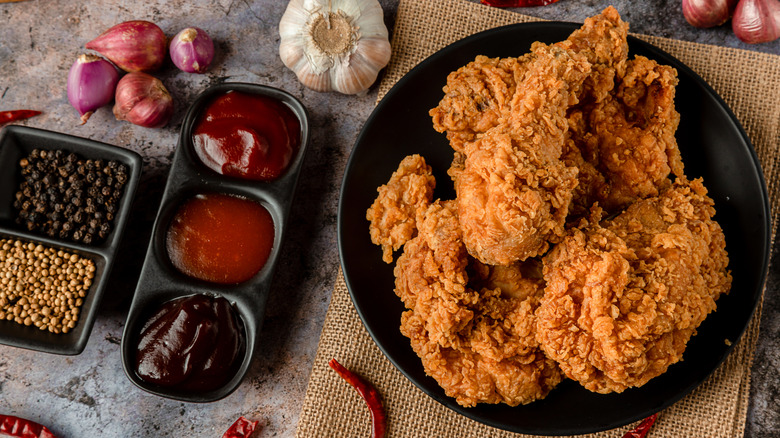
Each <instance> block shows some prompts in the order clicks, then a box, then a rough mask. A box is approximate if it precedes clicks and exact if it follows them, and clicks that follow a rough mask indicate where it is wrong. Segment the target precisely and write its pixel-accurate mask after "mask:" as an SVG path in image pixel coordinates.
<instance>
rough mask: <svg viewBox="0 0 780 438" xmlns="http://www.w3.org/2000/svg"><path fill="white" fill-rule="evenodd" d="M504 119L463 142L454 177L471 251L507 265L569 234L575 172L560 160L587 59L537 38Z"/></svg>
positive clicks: (497, 263)
mask: <svg viewBox="0 0 780 438" xmlns="http://www.w3.org/2000/svg"><path fill="white" fill-rule="evenodd" d="M533 50H534V52H533V54H534V57H533V60H532V61H530V62H529V63H528V64H527V71H526V72H525V74H524V76H523V80H522V82H520V83H518V85H517V92H516V93H515V96H514V97H513V103H512V110H511V111H510V113H509V115H508V117H507V120H506V122H505V123H504V124H503V125H500V126H496V127H494V128H493V129H491V130H489V131H488V132H486V133H484V134H483V135H482V136H480V137H479V138H477V140H475V141H473V142H468V143H466V144H465V160H464V168H463V170H462V171H459V172H458V175H457V178H456V179H455V191H456V193H457V201H458V214H459V216H460V222H461V226H462V228H463V240H464V242H465V244H466V247H467V248H468V251H469V253H470V254H471V255H472V256H473V257H475V258H477V259H479V260H480V261H481V262H483V263H486V264H491V265H506V264H510V263H512V262H515V261H518V260H525V259H527V258H529V257H535V256H537V255H540V254H543V253H544V252H545V251H546V250H547V248H548V246H549V243H548V242H549V241H550V240H553V241H554V240H555V239H556V236H562V235H563V233H564V222H565V219H566V216H567V214H568V207H569V203H570V202H571V199H572V194H573V193H572V190H573V188H574V186H575V185H576V184H577V178H576V176H577V170H576V169H575V168H571V167H566V166H565V165H564V164H563V162H562V161H561V160H560V156H561V151H562V147H563V143H564V140H565V134H566V131H567V129H568V123H567V120H566V111H567V109H568V108H569V107H570V106H572V105H573V104H575V103H576V102H577V98H576V93H577V92H578V91H579V87H580V86H581V84H582V82H583V81H584V80H585V78H586V77H587V75H588V72H589V69H590V64H588V63H587V61H585V60H584V58H582V57H579V56H577V55H576V54H571V53H569V52H568V51H566V50H564V49H562V48H560V47H557V46H547V45H544V44H538V43H535V44H534V46H533Z"/></svg>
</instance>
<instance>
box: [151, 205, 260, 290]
mask: <svg viewBox="0 0 780 438" xmlns="http://www.w3.org/2000/svg"><path fill="white" fill-rule="evenodd" d="M273 244H274V222H273V218H271V214H270V213H269V212H268V210H266V209H265V207H263V206H262V205H260V204H259V203H257V202H255V201H251V200H249V199H246V198H243V197H239V196H233V195H226V194H219V193H210V194H202V195H197V196H194V197H192V198H190V199H189V200H187V201H186V202H185V203H184V204H182V205H181V207H179V210H178V211H177V212H176V215H175V216H174V218H173V221H171V225H170V227H169V228H168V233H167V234H166V239H165V245H166V249H167V250H168V256H169V258H170V260H171V263H173V266H175V267H176V269H178V270H179V271H181V272H182V273H184V274H186V275H189V276H190V277H193V278H197V279H199V280H204V281H209V282H212V283H220V284H237V283H241V282H243V281H246V280H249V279H250V278H252V277H253V276H254V275H255V274H256V273H257V272H258V271H260V269H261V268H262V267H263V266H264V265H265V263H266V261H268V256H269V255H270V254H271V248H273Z"/></svg>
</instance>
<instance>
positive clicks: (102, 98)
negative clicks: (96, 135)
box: [68, 55, 119, 125]
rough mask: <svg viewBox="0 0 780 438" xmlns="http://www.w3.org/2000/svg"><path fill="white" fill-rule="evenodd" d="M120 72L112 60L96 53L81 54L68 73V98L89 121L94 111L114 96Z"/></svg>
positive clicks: (82, 121)
mask: <svg viewBox="0 0 780 438" xmlns="http://www.w3.org/2000/svg"><path fill="white" fill-rule="evenodd" d="M118 81H119V72H117V71H116V68H115V67H114V66H113V65H111V63H110V62H108V61H106V60H105V59H103V58H101V57H99V56H95V55H81V56H79V57H78V59H76V62H74V63H73V65H72V66H71V67H70V72H69V73H68V100H69V101H70V104H71V105H73V108H76V110H77V111H78V112H79V114H80V115H81V124H82V125H83V124H85V123H87V120H89V118H90V116H92V113H93V112H94V111H95V110H96V109H98V108H100V107H101V106H104V105H108V104H109V103H110V102H111V100H112V99H113V98H114V90H116V84H117V82H118Z"/></svg>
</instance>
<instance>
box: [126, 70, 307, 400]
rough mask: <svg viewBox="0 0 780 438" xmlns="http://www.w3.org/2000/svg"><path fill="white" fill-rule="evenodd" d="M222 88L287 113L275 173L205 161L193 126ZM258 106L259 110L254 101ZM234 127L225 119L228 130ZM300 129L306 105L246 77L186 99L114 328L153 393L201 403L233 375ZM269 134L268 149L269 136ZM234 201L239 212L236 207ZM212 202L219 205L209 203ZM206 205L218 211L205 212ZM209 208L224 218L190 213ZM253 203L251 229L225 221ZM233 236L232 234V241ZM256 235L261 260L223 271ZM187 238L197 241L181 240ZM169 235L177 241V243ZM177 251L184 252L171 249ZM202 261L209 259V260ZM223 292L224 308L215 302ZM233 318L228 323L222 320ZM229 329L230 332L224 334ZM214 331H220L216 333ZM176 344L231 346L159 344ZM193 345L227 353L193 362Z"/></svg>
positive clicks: (291, 183)
mask: <svg viewBox="0 0 780 438" xmlns="http://www.w3.org/2000/svg"><path fill="white" fill-rule="evenodd" d="M225 96H230V97H231V98H233V97H236V96H249V97H252V98H254V97H256V98H258V99H271V100H273V101H275V102H278V103H279V104H280V105H281V106H282V107H283V108H285V109H284V111H289V112H290V114H292V115H293V116H294V117H295V122H296V124H295V126H296V129H294V130H292V131H295V132H292V131H291V134H290V135H291V138H292V137H295V138H297V139H298V141H297V148H296V149H295V151H294V154H292V155H291V156H290V158H289V161H288V164H287V167H286V169H285V170H284V171H282V172H281V173H280V174H278V175H277V176H276V177H275V178H272V179H270V180H256V179H248V178H246V177H243V176H236V175H230V174H228V175H225V174H222V173H220V172H219V171H217V170H215V169H214V166H213V165H212V166H209V165H207V164H205V163H204V161H203V159H202V158H201V156H199V155H198V152H197V151H196V144H195V139H194V133H195V132H196V131H198V130H199V129H201V128H202V126H203V123H205V122H204V120H207V118H206V117H205V114H207V113H208V114H211V111H212V110H213V108H214V107H215V106H216V105H218V104H219V102H221V99H223V98H224V97H225ZM252 112H254V110H252ZM258 113H262V111H260V110H258ZM237 123H238V122H237ZM241 123H243V122H241ZM241 126H242V127H241V128H240V129H244V125H243V124H242V125H241ZM290 126H293V125H290ZM236 129H238V128H236ZM258 129H260V128H258ZM234 130H235V129H233V128H230V129H229V130H228V131H231V132H232V131H234ZM198 132H199V131H198ZM242 132H244V131H242ZM252 132H254V131H252ZM257 132H258V133H259V134H258V138H259V137H263V138H265V137H268V138H272V137H273V135H272V134H267V133H265V131H262V130H259V131H257ZM253 135H254V134H253ZM308 136H309V133H308V116H307V112H306V109H305V108H304V107H303V105H302V104H301V103H300V102H299V101H298V100H297V99H296V98H295V97H293V96H292V95H290V94H288V93H286V92H284V91H282V90H279V89H276V88H272V87H267V86H263V85H257V84H246V83H225V84H220V85H217V86H214V87H211V88H209V89H207V90H206V91H204V92H203V93H202V94H201V95H200V96H198V98H197V99H196V100H195V102H194V103H193V104H192V105H191V106H190V108H189V109H188V112H187V114H186V116H185V119H184V123H183V125H182V128H181V132H180V137H179V141H178V145H177V148H176V152H175V154H174V158H173V161H172V164H171V170H170V173H169V176H168V180H167V182H166V186H165V189H164V192H163V196H162V200H161V203H160V207H159V210H158V213H157V217H156V219H155V223H154V227H153V230H152V238H151V240H150V243H149V247H148V249H147V253H146V257H145V260H144V264H143V268H142V270H141V274H140V278H139V281H138V284H137V287H136V291H135V294H134V297H133V301H132V303H131V305H130V310H129V312H128V316H127V321H126V323H125V328H124V332H123V334H122V345H121V351H122V365H123V368H124V371H125V374H126V375H127V377H128V378H129V379H130V380H131V381H132V382H133V383H134V384H135V385H136V386H138V387H139V388H141V389H143V390H145V391H147V392H150V393H152V394H156V395H159V396H162V397H167V398H171V399H175V400H181V401H187V402H199V403H205V402H211V401H215V400H219V399H221V398H224V397H226V396H227V395H229V394H230V393H232V392H233V391H234V390H235V389H236V388H237V387H238V385H239V384H240V383H241V381H242V380H243V378H244V375H245V374H246V372H247V370H248V369H249V366H250V364H251V361H252V358H253V356H254V353H255V351H256V349H257V348H259V345H258V338H259V332H260V330H261V328H262V324H263V319H264V313H265V307H266V301H267V298H268V294H269V292H270V288H271V283H272V280H273V274H274V271H275V268H276V264H277V260H278V257H279V253H280V249H281V246H282V244H283V241H284V235H285V232H286V222H287V217H288V215H289V213H290V207H291V205H292V200H293V196H294V192H295V188H296V185H297V181H298V176H299V174H300V171H301V167H302V164H303V159H304V155H305V152H306V147H307V143H308ZM264 141H265V140H263V142H264ZM269 142H270V140H269ZM269 144H270V146H269V148H271V149H272V148H273V147H274V146H273V144H272V143H269ZM225 173H227V172H225ZM233 203H235V204H236V205H237V206H234V205H233ZM244 206H245V207H246V211H247V213H246V215H244V213H243V210H242V209H243V208H244ZM200 208H207V209H211V210H208V211H209V212H210V213H209V214H208V215H200V216H199V215H198V212H199V211H200V210H199V209H200ZM219 208H221V210H217V209H219ZM214 211H218V212H217V213H214V214H212V213H213V212H214ZM219 212H222V213H224V214H223V216H224V218H223V219H224V220H225V221H227V222H225V223H222V222H219V223H222V225H213V224H212V223H211V222H209V223H208V224H207V225H205V226H204V225H203V224H202V223H201V222H198V220H200V219H193V218H203V217H208V218H209V220H212V219H213V217H214V215H217V216H219ZM256 212H264V213H262V215H259V216H262V217H263V218H265V220H267V221H270V224H271V226H272V228H268V229H266V231H265V232H261V231H258V230H261V229H262V228H257V227H256V226H255V225H251V226H249V227H248V228H241V227H242V226H243V225H242V224H241V223H239V224H233V223H232V222H230V221H231V220H232V218H233V217H242V218H245V217H251V218H254V217H255V216H252V215H254V214H255V213H256ZM223 216H219V217H223ZM223 219H220V220H223ZM183 220H190V221H191V222H189V223H188V224H189V225H188V226H187V227H179V226H178V224H179V223H180V221H183ZM242 220H243V219H242ZM248 223H250V224H254V223H253V222H248ZM190 225H192V226H190ZM199 226H200V227H205V228H198V227H199ZM193 229H195V230H200V234H197V235H194V236H193V235H188V236H186V238H181V239H179V237H178V236H180V234H179V233H180V232H190V230H193ZM180 230H185V231H180ZM241 233H245V234H246V235H245V236H244V235H242V234H241ZM236 236H238V237H236ZM241 237H244V238H241ZM230 238H232V239H234V240H229V239H230ZM236 239H238V240H240V242H239V243H235V242H236ZM221 240H225V241H226V242H228V243H226V245H229V246H230V247H229V248H227V249H225V248H220V249H219V251H218V252H214V253H213V254H217V253H218V254H219V255H218V256H217V255H215V256H214V257H210V258H206V260H208V261H210V262H213V263H211V264H206V265H202V266H201V265H198V269H196V270H188V266H189V265H187V264H186V263H187V262H188V261H192V260H190V259H197V260H202V259H203V258H195V257H190V258H188V257H187V254H188V252H197V251H201V250H203V251H210V250H211V248H210V247H208V245H212V244H213V241H221ZM260 240H263V241H264V242H265V243H264V244H265V245H266V246H265V247H264V248H265V251H266V253H264V257H266V258H265V261H264V263H258V264H257V266H250V268H251V269H249V270H247V271H246V272H244V271H241V272H240V275H239V276H237V277H236V276H233V274H234V272H233V268H234V267H235V265H242V266H243V265H245V264H247V263H248V262H253V261H254V260H255V259H256V258H257V257H255V256H251V257H247V256H246V253H244V252H241V251H250V250H253V249H252V248H254V247H253V246H252V243H251V242H254V241H260ZM245 241H246V242H245ZM192 242H199V243H198V245H205V246H198V247H192V246H186V245H190V244H192ZM231 242H232V243H231ZM247 242H250V243H247ZM179 243H181V245H182V246H181V247H179V246H177V245H179ZM193 248H196V249H193ZM203 248H205V249H203ZM234 248H238V249H235V251H239V252H240V254H233V253H232V252H231V250H233V249H234ZM247 248H249V249H247ZM261 249H262V248H261ZM225 251H227V253H225ZM179 254H183V255H184V256H182V257H179V256H178V255H179ZM198 254H200V253H198ZM252 254H254V253H252ZM239 256H241V257H239ZM231 257H234V258H236V259H235V260H234V258H231ZM204 263H205V262H204ZM212 264H213V265H216V266H217V267H216V268H213V269H212ZM212 272H216V273H218V274H219V275H223V274H224V276H218V277H211V276H209V273H212ZM215 275H216V274H215ZM225 300H226V301H227V303H229V308H226V307H225V305H224V302H225ZM218 303H219V304H218ZM220 306H222V307H220ZM215 309H217V310H215ZM219 309H222V310H219ZM169 315H170V316H169ZM226 315H227V316H226ZM231 315H235V317H232V316H231ZM177 318H178V320H179V321H181V319H182V318H184V319H186V322H184V323H181V324H179V323H175V322H174V321H176V320H177ZM231 318H234V319H231ZM233 320H235V321H234V322H235V323H233V322H231V321H233ZM226 321H227V322H226ZM177 324H178V325H177ZM225 324H227V325H228V326H229V327H230V329H229V330H228V332H229V333H228V334H225V331H224V330H223V329H222V327H224V326H225ZM196 327H199V328H196ZM233 332H237V333H238V335H237V336H233V335H232V334H233ZM204 333H207V334H208V335H204ZM223 335H224V336H227V337H226V338H223V337H222V336H223ZM215 339H218V340H215ZM236 339H238V341H236ZM178 344H186V345H190V346H191V345H196V346H198V345H200V346H208V347H209V348H218V347H221V346H223V345H225V344H228V345H231V348H233V347H235V348H233V349H232V350H229V351H228V352H227V353H218V354H217V353H213V352H209V351H207V350H208V348H206V347H204V348H200V347H197V348H191V349H188V350H187V352H186V358H185V357H182V354H184V353H182V352H181V351H179V350H176V351H171V349H170V348H168V346H170V345H178ZM199 349H200V350H203V354H205V355H209V354H211V355H212V356H214V357H212V359H213V358H217V359H219V358H222V357H231V358H234V360H233V361H232V362H231V363H230V364H227V363H226V364H223V366H222V368H220V369H219V370H218V371H219V372H216V371H214V369H215V368H214V367H212V368H209V369H207V370H202V369H201V366H200V364H201V363H205V362H207V361H206V360H205V359H202V357H205V356H202V355H200V354H201V353H199V352H197V351H196V352H194V353H193V351H195V350H199ZM182 350H183V349H182ZM199 355H200V356H199ZM196 356H197V357H196ZM198 357H200V358H201V359H198ZM212 362H213V361H212ZM212 362H208V363H209V364H212ZM184 363H187V364H188V366H189V365H192V364H193V363H194V364H195V365H194V366H192V367H191V369H192V370H194V371H190V369H189V368H188V371H187V372H186V373H184V374H182V373H180V372H179V371H180V369H181V367H180V365H181V364H184Z"/></svg>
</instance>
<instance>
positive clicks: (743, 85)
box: [297, 0, 780, 438]
mask: <svg viewBox="0 0 780 438" xmlns="http://www.w3.org/2000/svg"><path fill="white" fill-rule="evenodd" d="M534 20H535V19H534V18H531V17H527V16H524V15H520V14H516V13H512V12H509V11H505V10H500V9H496V8H489V7H485V6H482V5H479V4H477V3H470V2H465V1H461V0H401V3H400V5H399V7H398V16H397V18H396V27H395V33H394V35H393V41H392V46H393V58H392V59H391V60H390V64H389V66H388V69H387V73H386V76H385V78H384V79H383V81H382V83H381V85H380V91H379V95H380V99H381V97H382V96H383V95H384V93H385V92H387V91H388V90H389V89H390V88H391V87H392V85H393V84H394V83H395V82H396V81H397V80H398V79H400V78H401V77H402V76H403V75H404V74H405V73H406V72H407V71H409V70H410V69H411V68H412V67H414V66H415V65H416V64H417V63H419V62H420V61H422V60H423V59H425V58H426V57H427V56H429V55H431V54H433V53H435V52H436V51H437V50H439V49H440V48H442V47H444V46H446V45H448V44H450V43H452V42H454V41H457V40H459V39H461V38H463V37H465V36H468V35H471V34H473V33H476V32H479V31H482V30H486V29H490V28H493V27H497V26H502V25H506V24H512V23H521V22H527V21H534ZM640 37H641V38H643V39H645V40H647V41H648V42H650V43H652V44H654V45H656V46H658V47H660V48H661V49H663V50H665V51H667V52H668V53H670V54H672V55H673V56H675V57H676V58H678V59H680V60H681V61H682V62H683V63H685V64H687V65H688V66H689V67H691V68H692V69H693V70H695V71H696V72H697V73H698V74H699V75H701V76H702V77H703V78H704V79H705V80H706V81H707V82H708V83H709V84H710V85H712V87H713V88H714V89H715V90H716V91H717V92H718V93H719V94H720V95H721V96H722V97H723V99H724V100H725V101H726V102H727V103H728V105H729V106H730V107H731V109H732V110H733V111H734V113H735V114H736V116H737V117H738V118H739V120H740V122H741V123H742V125H743V127H744V128H745V130H746V131H747V133H748V135H749V136H750V139H751V140H752V142H753V145H754V146H755V149H756V152H757V153H758V157H759V159H760V160H761V164H762V166H763V170H764V175H765V177H766V180H767V184H768V189H769V196H770V201H771V205H772V223H777V221H776V219H777V215H778V211H779V210H780V209H778V205H780V203H778V202H777V201H778V198H779V197H780V192H779V191H778V183H780V178H778V159H779V157H780V154H779V153H778V149H779V148H780V57H778V56H775V55H768V54H762V53H756V52H749V51H744V50H736V49H730V48H723V47H714V46H707V45H702V44H694V43H689V42H682V41H676V40H669V39H663V38H658V37H646V36H640ZM736 66H738V68H735V67H736ZM367 230H368V225H366V232H368V231H367ZM760 310H761V309H760V308H759V309H758V311H757V312H756V315H755V316H754V318H753V320H752V321H751V323H750V325H749V327H748V330H747V331H746V333H745V335H744V336H743V337H742V339H741V340H740V342H739V343H738V344H737V346H736V347H735V349H734V351H733V353H732V354H731V355H730V356H729V357H728V359H727V360H726V361H725V362H724V363H723V364H722V365H721V366H720V367H719V368H718V369H717V370H716V371H715V372H714V373H713V375H712V376H710V377H709V379H708V380H707V381H705V382H704V383H703V384H702V385H701V386H700V387H699V388H697V389H696V390H695V391H694V392H693V393H691V394H690V395H689V396H687V397H685V398H684V399H682V400H681V401H679V402H677V403H676V404H674V405H672V406H671V407H669V408H667V409H666V410H665V411H664V412H662V414H661V416H660V417H659V419H658V422H657V423H656V425H655V426H654V427H653V429H652V431H651V433H650V437H654V438H658V437H675V438H679V437H695V438H701V437H740V438H741V437H742V436H743V435H744V427H745V417H746V415H747V407H748V393H749V388H750V365H751V362H752V357H753V351H754V347H755V342H756V338H757V336H758V322H759V319H760V314H761V311H760ZM331 358H337V359H338V360H339V361H340V362H341V363H342V364H343V365H345V366H346V367H348V368H350V369H352V370H354V371H356V372H357V373H359V374H361V375H363V376H365V377H366V378H367V379H368V380H369V381H371V382H373V383H374V384H375V386H376V387H377V389H378V390H379V391H380V392H381V394H382V396H383V399H384V403H385V408H386V411H387V413H388V436H390V437H426V438H427V437H522V436H524V435H518V434H512V433H509V432H505V431H501V430H497V429H494V428H491V427H488V426H484V425H482V424H480V423H477V422H474V421H472V420H470V419H467V418H465V417H463V416H461V415H458V414H456V413H454V412H452V411H450V410H449V409H447V408H445V407H444V406H442V405H440V404H439V403H437V402H436V401H434V400H433V399H431V398H430V397H428V396H427V395H425V394H424V393H423V392H422V391H420V390H419V389H417V387H416V386H414V385H413V384H412V383H411V382H409V381H408V380H407V379H406V378H405V377H404V376H403V375H402V374H401V373H400V372H399V371H398V370H397V369H395V367H393V365H392V364H391V363H390V361H388V360H387V359H386V358H385V357H384V355H383V354H382V353H381V352H380V350H379V349H378V348H377V347H376V345H375V344H374V342H373V340H372V339H371V337H370V336H369V335H368V333H367V332H366V330H365V328H364V327H363V324H362V323H361V321H360V318H359V317H358V315H357V312H356V311H355V309H354V307H353V306H352V301H351V300H350V298H349V294H348V292H347V288H346V285H345V283H344V279H343V277H342V274H341V272H340V271H339V274H338V279H337V282H336V287H335V290H334V291H333V296H332V298H331V303H330V307H329V309H328V313H327V315H326V318H325V324H324V327H323V330H322V336H321V338H320V344H319V348H318V351H317V356H316V357H315V360H314V367H313V369H312V373H311V377H310V380H309V387H308V390H307V392H306V398H305V399H304V402H303V408H302V411H301V414H300V420H299V425H298V431H297V436H298V437H305V438H309V437H367V436H369V435H370V417H369V413H368V410H367V409H366V407H365V404H364V403H363V401H362V400H361V399H360V398H359V396H358V395H357V393H356V392H355V391H354V390H353V389H352V388H350V387H349V386H348V385H347V384H345V382H344V381H343V380H342V379H341V378H340V377H338V376H337V375H336V373H335V372H333V371H332V370H331V369H330V368H329V367H328V365H327V362H328V360H330V359H331ZM630 427H631V426H626V427H624V428H620V429H617V430H612V431H607V432H602V433H598V434H592V435H586V436H588V437H598V438H603V437H621V436H622V435H623V433H624V432H625V431H626V430H628V429H629V428H630Z"/></svg>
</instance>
